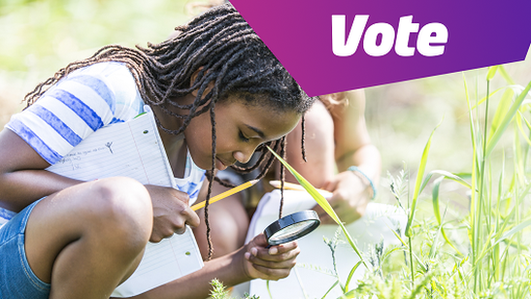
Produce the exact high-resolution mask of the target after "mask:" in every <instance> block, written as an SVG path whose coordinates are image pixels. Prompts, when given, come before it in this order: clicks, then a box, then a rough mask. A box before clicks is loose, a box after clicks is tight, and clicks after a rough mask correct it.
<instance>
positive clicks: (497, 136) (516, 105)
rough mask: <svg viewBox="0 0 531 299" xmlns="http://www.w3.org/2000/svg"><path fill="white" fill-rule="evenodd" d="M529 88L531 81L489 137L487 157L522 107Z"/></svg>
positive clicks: (530, 87)
mask: <svg viewBox="0 0 531 299" xmlns="http://www.w3.org/2000/svg"><path fill="white" fill-rule="evenodd" d="M529 89H531V81H529V83H528V84H527V86H526V87H525V89H524V90H523V91H522V92H521V93H520V95H518V97H517V98H516V100H515V101H514V102H513V104H512V105H511V108H509V110H508V111H507V114H505V116H504V118H503V120H502V121H501V122H500V126H499V127H498V129H497V130H496V132H495V133H494V134H493V135H492V137H491V138H490V139H489V142H488V144H487V149H486V151H485V154H484V155H485V157H488V156H489V155H490V153H491V152H492V150H493V149H494V147H495V146H496V144H497V143H498V141H499V140H500V138H501V136H502V134H503V132H505V129H507V126H509V123H510V122H511V120H512V119H513V117H514V116H515V115H516V112H517V111H518V108H519V107H520V104H522V102H523V101H524V99H525V97H526V95H527V93H528V92H529Z"/></svg>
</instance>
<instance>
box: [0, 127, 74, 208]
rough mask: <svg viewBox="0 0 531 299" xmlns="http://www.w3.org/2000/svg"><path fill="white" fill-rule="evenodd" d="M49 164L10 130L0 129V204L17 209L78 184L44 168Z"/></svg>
mask: <svg viewBox="0 0 531 299" xmlns="http://www.w3.org/2000/svg"><path fill="white" fill-rule="evenodd" d="M48 166H50V164H49V163H48V162H46V161H45V160H44V159H43V158H42V157H41V156H40V155H39V154H37V152H35V150H34V149H33V148H32V147H31V146H29V145H28V144H27V143H26V142H25V141H24V140H23V139H22V138H20V137H19V136H18V135H17V134H15V133H14V132H12V131H11V130H9V129H4V130H2V131H1V132H0V205H1V206H2V207H4V208H7V209H9V210H12V211H14V212H19V211H20V210H22V209H23V208H24V207H26V206H27V205H29V204H30V203H32V202H34V201H35V200H37V199H39V198H41V197H44V196H48V195H50V194H52V193H55V192H57V191H59V190H62V189H65V188H67V187H70V186H73V185H76V184H79V183H81V182H80V181H77V180H73V179H69V178H66V177H63V176H60V175H57V174H54V173H52V172H49V171H46V170H44V169H45V168H47V167H48Z"/></svg>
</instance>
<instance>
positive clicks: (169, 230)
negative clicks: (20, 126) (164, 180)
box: [0, 129, 199, 242]
mask: <svg viewBox="0 0 531 299" xmlns="http://www.w3.org/2000/svg"><path fill="white" fill-rule="evenodd" d="M48 166H50V164H49V163H48V162H46V161H45V160H44V159H43V158H42V157H41V156H40V155H39V154H37V152H36V151H35V150H34V149H33V148H32V147H31V146H29V145H28V143H26V141H24V140H23V139H22V138H20V137H19V136H18V135H17V134H15V133H14V132H12V131H11V130H9V129H4V130H3V131H1V132H0V206H2V207H4V208H6V209H9V210H11V211H14V212H19V211H20V210H22V209H23V208H24V207H26V206H27V205H29V204H31V203H32V202H34V201H35V200H37V199H39V198H42V197H44V196H48V195H50V194H53V193H55V192H58V191H60V190H63V189H65V188H68V187H71V186H74V185H76V184H80V183H83V182H82V181H78V180H73V179H69V178H66V177H63V176H60V175H57V174H55V173H52V172H49V171H46V170H44V169H45V168H47V167H48ZM146 188H147V189H148V191H149V192H150V196H151V198H152V203H153V215H154V220H153V222H154V225H153V234H152V236H151V239H150V240H151V241H153V242H158V241H160V240H162V238H164V237H168V236H170V235H172V234H173V233H174V232H179V231H180V230H182V229H183V228H184V227H185V224H189V225H191V226H197V225H198V224H199V218H198V216H197V214H196V213H195V212H194V211H192V210H191V209H190V207H189V206H188V195H187V194H186V193H184V192H180V191H178V190H175V189H173V188H166V187H159V186H146Z"/></svg>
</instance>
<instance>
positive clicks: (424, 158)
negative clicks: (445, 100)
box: [405, 120, 442, 237]
mask: <svg viewBox="0 0 531 299" xmlns="http://www.w3.org/2000/svg"><path fill="white" fill-rule="evenodd" d="M441 123H442V120H441V122H440V123H439V124H438V125H437V126H436V127H435V129H433V131H432V132H431V134H430V138H428V142H427V143H426V146H425V147H424V151H423V153H422V158H421V160H420V165H419V170H418V172H417V179H416V181H415V189H414V191H413V201H412V203H411V211H410V213H409V218H408V220H407V225H406V232H405V235H406V236H407V237H411V225H412V224H413V219H414V218H415V210H416V208H417V199H418V197H419V194H420V190H421V188H420V187H421V184H422V177H423V176H424V171H425V170H426V163H427V162H428V153H429V151H430V146H431V139H432V137H433V134H434V133H435V130H437V128H438V127H439V126H440V125H441Z"/></svg>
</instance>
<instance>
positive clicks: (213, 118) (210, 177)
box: [205, 104, 216, 260]
mask: <svg viewBox="0 0 531 299" xmlns="http://www.w3.org/2000/svg"><path fill="white" fill-rule="evenodd" d="M214 106H215V105H214V104H212V105H211V108H210V122H211V123H212V168H211V169H210V173H209V175H208V176H207V177H208V193H207V196H206V201H205V224H206V238H207V243H208V260H210V259H211V258H212V254H213V253H214V248H213V247H212V238H211V236H210V222H209V220H208V207H209V205H210V195H211V193H212V183H213V182H214V171H215V168H214V165H216V114H215V113H214Z"/></svg>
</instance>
